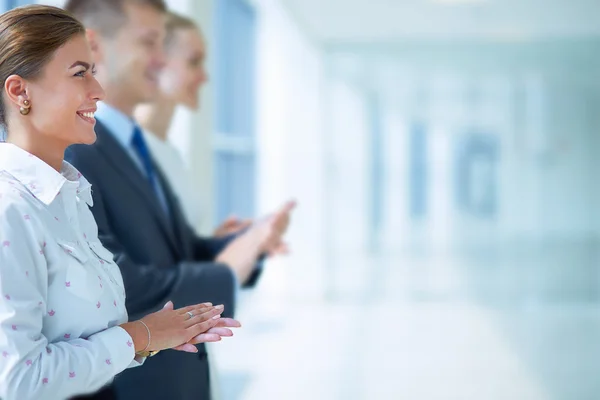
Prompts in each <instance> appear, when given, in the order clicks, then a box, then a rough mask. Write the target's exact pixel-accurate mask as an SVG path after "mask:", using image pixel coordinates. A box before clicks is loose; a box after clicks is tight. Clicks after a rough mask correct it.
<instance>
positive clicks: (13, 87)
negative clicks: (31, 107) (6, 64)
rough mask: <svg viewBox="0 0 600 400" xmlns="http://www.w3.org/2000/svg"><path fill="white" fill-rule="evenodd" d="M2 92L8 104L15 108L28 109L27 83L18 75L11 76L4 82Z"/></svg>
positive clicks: (29, 100)
mask: <svg viewBox="0 0 600 400" xmlns="http://www.w3.org/2000/svg"><path fill="white" fill-rule="evenodd" d="M4 92H5V93H6V97H7V99H8V101H9V102H11V103H12V104H14V105H16V106H17V107H28V105H27V102H31V99H30V98H29V96H28V93H27V81H25V79H23V78H21V77H20V76H19V75H11V76H9V77H8V78H6V81H5V82H4Z"/></svg>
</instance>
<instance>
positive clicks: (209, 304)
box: [202, 303, 212, 306]
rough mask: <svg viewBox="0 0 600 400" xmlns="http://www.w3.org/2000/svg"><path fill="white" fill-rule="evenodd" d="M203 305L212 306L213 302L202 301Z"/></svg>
mask: <svg viewBox="0 0 600 400" xmlns="http://www.w3.org/2000/svg"><path fill="white" fill-rule="evenodd" d="M202 305H203V306H212V303H202Z"/></svg>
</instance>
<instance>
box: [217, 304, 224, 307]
mask: <svg viewBox="0 0 600 400" xmlns="http://www.w3.org/2000/svg"><path fill="white" fill-rule="evenodd" d="M215 308H225V306H224V305H223V304H219V305H218V306H216V307H215Z"/></svg>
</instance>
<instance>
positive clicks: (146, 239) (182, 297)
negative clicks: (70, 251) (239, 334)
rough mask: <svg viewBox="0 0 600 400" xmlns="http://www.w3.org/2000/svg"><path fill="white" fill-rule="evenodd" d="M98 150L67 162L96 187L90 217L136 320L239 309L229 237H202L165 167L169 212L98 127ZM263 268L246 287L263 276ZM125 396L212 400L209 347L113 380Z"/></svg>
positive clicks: (83, 148)
mask: <svg viewBox="0 0 600 400" xmlns="http://www.w3.org/2000/svg"><path fill="white" fill-rule="evenodd" d="M95 130H96V134H97V137H98V138H97V141H96V143H95V144H94V145H91V146H87V145H74V146H71V147H70V148H69V149H67V152H66V154H65V159H66V160H67V161H69V162H70V163H71V164H73V165H74V166H75V167H76V168H77V169H78V170H79V171H80V172H81V173H82V174H83V175H84V176H85V177H86V178H87V179H88V180H89V181H90V182H91V184H92V196H93V200H94V206H93V207H92V208H91V210H92V213H93V214H94V217H95V219H96V222H97V224H98V236H99V238H100V240H101V241H102V243H103V244H104V246H105V247H106V248H107V249H109V250H110V251H111V252H112V253H113V254H114V256H115V261H116V263H117V264H118V265H119V267H120V269H121V272H122V274H123V281H124V283H125V291H126V295H127V301H126V305H127V310H128V312H129V315H130V320H133V319H137V318H140V317H142V316H144V315H146V314H148V313H150V312H153V311H156V310H158V309H160V308H161V307H162V306H163V305H164V304H165V303H166V302H167V301H168V300H173V302H174V303H175V307H176V308H178V307H183V306H186V305H190V304H196V303H201V302H205V301H210V302H212V303H213V304H224V305H225V312H224V313H223V315H224V316H232V315H233V311H234V294H235V291H236V287H235V285H236V282H235V277H234V275H233V273H232V271H231V270H230V268H229V267H227V266H226V265H222V264H217V263H214V262H213V261H212V260H214V258H215V256H216V255H217V254H218V253H219V252H220V251H221V250H222V249H223V248H224V246H225V245H226V244H227V242H228V241H229V240H230V239H229V238H227V239H206V238H200V237H197V236H196V235H195V234H194V233H193V231H192V229H191V228H190V227H189V226H188V224H187V222H186V220H185V217H184V215H183V212H182V209H181V206H180V205H179V202H178V200H177V198H176V196H175V195H174V193H173V191H172V189H171V186H170V185H169V183H168V182H167V180H166V179H165V177H164V175H163V174H162V172H161V171H160V169H159V167H158V166H156V163H155V168H156V172H157V177H158V179H159V180H160V182H161V185H162V187H163V189H164V192H165V197H166V199H167V203H168V206H169V209H170V210H169V211H170V215H167V214H166V213H165V212H164V210H163V209H162V208H161V205H160V202H159V200H158V198H157V196H156V195H155V192H154V191H153V189H152V187H151V185H150V184H149V183H148V180H147V179H146V177H145V176H144V175H143V174H142V173H141V172H140V170H139V169H138V167H137V166H136V165H135V164H134V162H133V161H132V160H131V158H130V156H129V155H128V154H127V152H126V151H125V150H124V149H123V148H122V147H121V145H120V144H119V142H117V140H116V139H115V138H114V137H113V136H112V135H111V134H110V132H108V130H107V129H106V128H105V127H104V126H103V125H102V124H101V123H100V122H97V123H96V128H95ZM258 271H259V270H258V269H257V271H256V272H255V274H254V275H253V276H252V277H251V279H250V281H249V282H248V283H250V284H253V283H254V282H255V281H256V279H257V278H258ZM114 385H115V388H116V390H117V394H118V397H119V399H124V400H127V399H134V398H140V399H147V400H152V399H173V400H187V399H190V400H191V399H194V400H197V399H208V398H209V381H208V362H207V359H206V351H205V349H204V346H203V345H201V346H199V353H198V355H194V354H189V353H181V352H177V351H173V350H168V351H163V352H160V353H159V354H158V355H156V356H155V357H153V358H150V359H147V360H146V363H145V364H144V365H143V366H141V367H138V368H132V369H128V370H126V371H124V372H123V373H122V374H120V375H119V376H118V377H117V378H116V379H115V383H114Z"/></svg>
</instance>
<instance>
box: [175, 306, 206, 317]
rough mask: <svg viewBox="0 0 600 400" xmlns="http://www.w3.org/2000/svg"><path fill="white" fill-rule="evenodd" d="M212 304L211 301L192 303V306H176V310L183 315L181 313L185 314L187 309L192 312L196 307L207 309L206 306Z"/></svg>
mask: <svg viewBox="0 0 600 400" xmlns="http://www.w3.org/2000/svg"><path fill="white" fill-rule="evenodd" d="M212 306H213V305H212V303H202V304H194V305H192V306H187V307H182V308H178V309H177V310H176V311H177V313H178V314H181V315H183V314H186V313H187V312H188V311H191V312H194V310H196V309H198V308H201V309H202V308H204V309H208V308H211V307H212Z"/></svg>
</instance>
